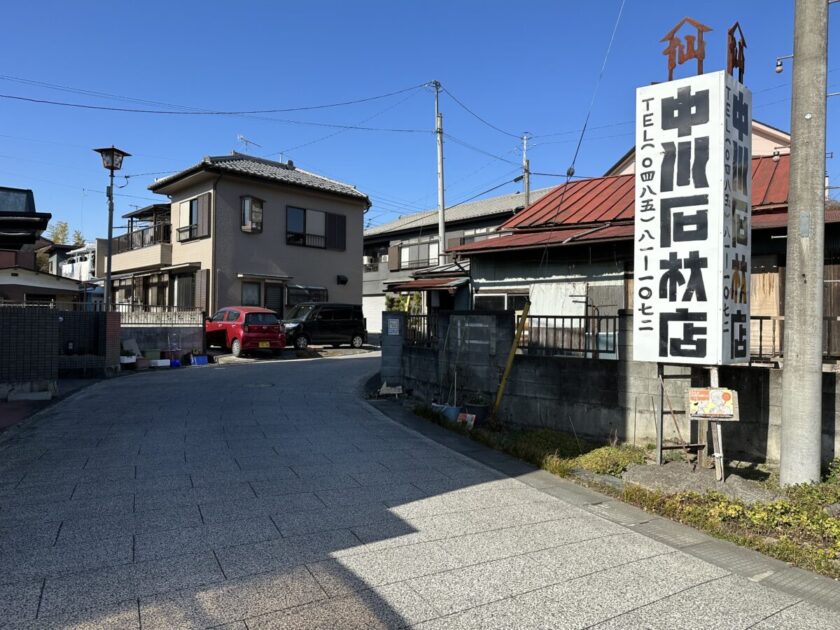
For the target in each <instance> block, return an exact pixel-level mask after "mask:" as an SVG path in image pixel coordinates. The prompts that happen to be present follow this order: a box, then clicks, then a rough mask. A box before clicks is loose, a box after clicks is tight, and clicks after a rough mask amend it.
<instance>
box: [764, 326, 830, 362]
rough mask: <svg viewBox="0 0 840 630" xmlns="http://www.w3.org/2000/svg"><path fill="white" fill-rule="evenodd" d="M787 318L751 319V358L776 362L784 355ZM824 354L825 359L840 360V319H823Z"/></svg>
mask: <svg viewBox="0 0 840 630" xmlns="http://www.w3.org/2000/svg"><path fill="white" fill-rule="evenodd" d="M784 332H785V318H784V316H781V315H754V316H752V317H750V357H751V358H752V359H753V360H754V361H755V360H759V361H760V360H776V359H779V358H781V357H782V356H783V355H784V337H785V335H784ZM822 354H823V358H825V359H832V360H834V359H840V317H823V320H822Z"/></svg>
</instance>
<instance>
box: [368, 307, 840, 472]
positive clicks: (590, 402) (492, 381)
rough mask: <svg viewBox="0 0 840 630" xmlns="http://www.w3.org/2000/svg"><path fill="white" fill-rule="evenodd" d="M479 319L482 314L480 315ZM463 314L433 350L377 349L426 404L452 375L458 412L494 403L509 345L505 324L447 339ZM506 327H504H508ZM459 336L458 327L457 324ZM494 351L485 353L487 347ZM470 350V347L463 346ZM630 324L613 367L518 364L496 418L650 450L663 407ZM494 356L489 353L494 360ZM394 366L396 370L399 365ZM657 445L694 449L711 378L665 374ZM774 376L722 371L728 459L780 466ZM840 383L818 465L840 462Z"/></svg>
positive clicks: (829, 381) (826, 411)
mask: <svg viewBox="0 0 840 630" xmlns="http://www.w3.org/2000/svg"><path fill="white" fill-rule="evenodd" d="M482 315H486V314H482ZM463 317H467V315H465V314H452V315H450V316H449V319H448V320H447V319H445V318H443V317H441V326H449V336H448V337H446V336H445V335H444V334H441V333H439V339H442V340H443V339H446V343H445V345H444V344H443V342H441V344H440V347H439V348H438V349H428V348H415V347H403V346H402V345H400V346H399V353H400V354H399V359H398V361H397V357H396V356H395V355H393V354H392V353H391V350H390V349H389V348H391V347H393V346H389V347H385V346H383V366H384V365H385V363H386V361H387V362H389V363H388V365H389V369H390V370H391V372H390V373H391V375H392V377H394V378H395V377H396V375H398V376H399V378H400V379H401V380H400V382H401V383H402V384H403V385H404V386H405V387H406V388H407V389H410V390H412V393H413V395H414V396H416V397H418V398H422V399H424V400H426V401H433V400H441V399H443V400H445V399H447V397H448V396H449V392H451V390H452V387H453V383H454V378H453V375H454V372H455V370H456V369H457V372H458V390H459V402H463V401H464V399H465V396H466V395H468V394H469V393H470V392H482V393H484V394H486V395H490V396H491V397H492V395H494V394H495V392H496V388H497V387H498V384H499V379H500V377H501V374H502V370H503V369H504V364H505V360H506V358H507V351H508V350H509V348H510V344H511V342H512V339H513V321H512V314H498V317H496V318H491V319H484V320H478V319H477V320H475V321H482V327H483V328H484V332H478V331H479V329H480V328H482V327H477V328H470V330H471V331H475V332H474V333H473V332H471V335H472V336H471V337H469V338H467V337H466V336H465V335H461V336H460V337H459V336H457V335H453V332H452V331H453V325H455V326H457V325H458V324H457V322H458V321H459V319H458V318H463ZM506 317H507V319H505V318H506ZM460 325H461V326H462V330H463V322H462V323H461V324H460ZM491 339H492V340H493V341H494V343H493V344H490V343H489V340H491ZM467 341H471V342H474V343H467ZM632 341H633V340H632V318H631V316H629V315H628V314H624V315H623V316H621V317H620V324H619V360H617V361H615V360H606V359H603V360H601V359H597V360H596V359H580V358H572V357H538V356H528V355H521V354H520V355H517V356H516V358H515V360H514V366H513V370H512V372H511V376H510V379H509V382H508V386H507V389H506V393H505V398H504V400H503V404H502V409H501V412H500V415H501V417H502V419H503V420H504V421H506V422H508V423H510V424H515V425H521V426H532V427H550V428H555V429H558V430H562V431H571V430H573V431H574V432H575V433H577V434H578V435H580V436H585V437H590V438H594V439H596V440H609V439H611V438H614V437H615V438H618V439H619V440H623V441H626V442H630V443H636V444H639V445H644V444H646V443H653V442H655V441H656V422H657V413H658V411H659V407H660V399H659V375H658V371H657V366H656V364H654V363H642V362H634V361H633V348H632V345H633V343H632ZM491 347H493V348H494V349H493V351H491ZM397 364H398V365H399V368H397V367H396V365H397ZM663 369H664V379H663V380H664V384H665V397H664V398H665V400H664V411H665V418H664V436H665V438H666V439H676V438H678V437H682V438H683V439H685V440H688V441H691V442H696V441H700V438H699V436H698V435H697V423H691V422H689V421H688V419H687V415H686V409H685V408H686V404H687V401H686V397H687V393H688V388H689V387H692V386H694V387H704V386H708V384H709V374H708V371H707V370H705V369H703V368H692V367H688V366H676V365H667V366H664V368H663ZM781 374H782V373H781V370H776V369H768V368H764V367H742V366H731V367H723V368H720V373H719V380H720V384H721V386H723V387H730V388H732V389H734V390H736V391H737V392H738V395H739V403H740V404H739V406H740V415H741V420H740V422H738V423H727V424H725V425H724V427H723V441H724V450H725V452H726V454H727V456H730V457H731V456H738V457H742V458H745V459H748V460H753V461H768V462H772V463H775V462H778V460H779V433H780V414H781V391H782V390H781V387H782V378H781ZM838 378H840V374H838V373H834V372H830V373H824V375H823V459H824V460H825V461H829V460H830V459H832V458H833V457H838V456H840V385H838Z"/></svg>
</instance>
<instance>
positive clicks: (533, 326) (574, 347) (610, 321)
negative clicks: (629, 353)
mask: <svg viewBox="0 0 840 630" xmlns="http://www.w3.org/2000/svg"><path fill="white" fill-rule="evenodd" d="M519 349H520V350H522V352H523V353H525V354H536V355H564V356H578V357H584V358H594V359H617V358H618V316H617V315H529V316H528V317H527V318H526V320H525V328H524V330H523V333H522V338H521V339H520V340H519Z"/></svg>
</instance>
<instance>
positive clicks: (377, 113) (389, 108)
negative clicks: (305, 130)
mask: <svg viewBox="0 0 840 630" xmlns="http://www.w3.org/2000/svg"><path fill="white" fill-rule="evenodd" d="M416 89H417V88H415V89H414V90H412V92H411V93H410V94H409V95H408V96H406V97H405V98H403V99H400V100H399V101H397V102H396V103H394V104H393V105H390V106H388V107H386V108H385V109H383V110H381V111H378V112H376V113H375V114H374V115H373V116H368V117H367V118H364V119H362V120H360V121H359V122H358V123H356V124H358V125H363V124H365V123H366V122H369V121H371V120H373V119H374V118H377V117H379V116H381V115H382V114H384V113H385V112H388V111H390V110H392V109H394V108H396V107H399V106H400V105H402V104H403V103H405V102H406V101H407V100H408V99H410V98H411V97H413V96H414V95H415V94H416V93H417V92H416V91H415V90H416ZM348 131H351V130H350V129H339V130H338V131H334V132H333V133H330V134H327V135H326V136H322V137H320V138H316V139H315V140H310V141H309V142H304V143H303V144H298V145H296V146H293V147H291V148H288V149H282V150H280V151H276V152H274V153H269V154H267V155H266V157H271V156H274V155H283V154H284V153H291V152H292V151H297V150H298V149H302V148H304V147H308V146H311V145H313V144H317V143H318V142H323V141H324V140H328V139H330V138H334V137H335V136H338V135H341V134H342V133H346V132H348Z"/></svg>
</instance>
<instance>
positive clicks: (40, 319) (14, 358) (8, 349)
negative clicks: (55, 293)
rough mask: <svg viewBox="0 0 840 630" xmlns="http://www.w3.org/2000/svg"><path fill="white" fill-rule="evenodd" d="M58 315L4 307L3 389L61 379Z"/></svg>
mask: <svg viewBox="0 0 840 630" xmlns="http://www.w3.org/2000/svg"><path fill="white" fill-rule="evenodd" d="M57 315H58V313H57V312H56V311H54V310H52V309H49V308H36V307H14V306H4V307H0V385H2V384H4V383H12V384H19V383H26V382H36V381H38V382H40V381H55V379H57V378H58V339H59V333H58V323H59V322H58V317H57Z"/></svg>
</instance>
